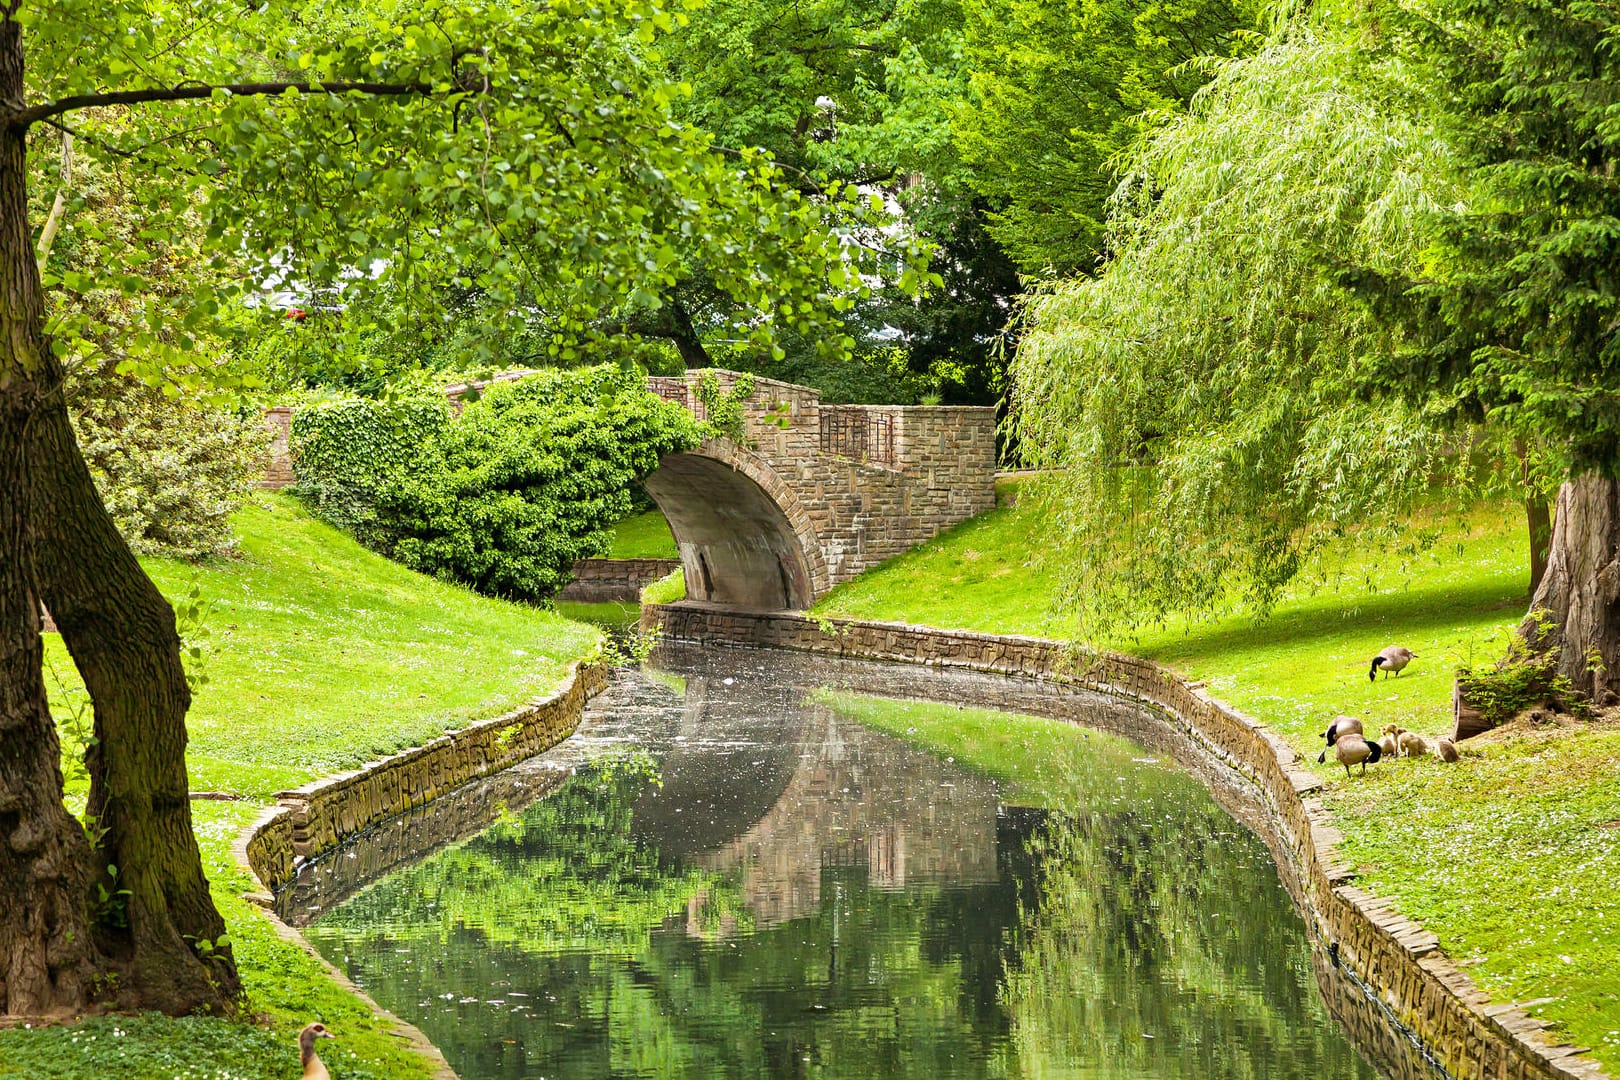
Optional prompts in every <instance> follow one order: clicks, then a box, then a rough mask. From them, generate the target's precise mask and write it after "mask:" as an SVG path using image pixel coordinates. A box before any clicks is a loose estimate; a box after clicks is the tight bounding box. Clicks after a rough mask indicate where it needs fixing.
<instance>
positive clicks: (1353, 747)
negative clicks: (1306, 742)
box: [1316, 734, 1383, 776]
mask: <svg viewBox="0 0 1620 1080" xmlns="http://www.w3.org/2000/svg"><path fill="white" fill-rule="evenodd" d="M1333 756H1334V757H1336V758H1338V759H1339V764H1340V765H1343V766H1344V775H1346V776H1349V775H1350V766H1352V765H1360V766H1361V771H1362V773H1363V775H1365V774H1366V772H1367V763H1368V762H1371V761H1377V760H1378V759H1379V758H1381V757H1382V756H1383V750H1382V749H1381V748H1380V747H1379V745H1378V744H1377V743H1370V742H1368V741H1367V740H1366V739H1363V738H1362V737H1361V736H1360V735H1359V734H1355V735H1349V734H1347V735H1340V736H1339V741H1338V744H1337V745H1335V746H1334V748H1333ZM1326 758H1327V751H1326V750H1324V751H1322V756H1321V757H1319V758H1317V759H1316V760H1317V761H1319V762H1320V761H1325V760H1326Z"/></svg>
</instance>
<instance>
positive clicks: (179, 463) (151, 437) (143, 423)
mask: <svg viewBox="0 0 1620 1080" xmlns="http://www.w3.org/2000/svg"><path fill="white" fill-rule="evenodd" d="M68 405H69V409H70V411H71V412H72V415H73V426H74V429H75V431H76V432H77V434H78V438H79V449H80V450H81V451H82V452H83V454H84V458H85V461H86V463H88V464H89V466H90V473H91V475H92V476H94V477H95V481H96V487H97V489H98V490H99V491H100V492H101V498H102V501H104V502H105V503H106V504H107V510H108V512H109V513H111V514H112V517H113V521H115V522H116V523H117V525H118V530H119V532H121V533H122V534H123V536H124V539H125V540H126V541H128V543H129V546H130V547H132V548H134V549H135V550H136V551H138V552H140V553H142V554H149V555H171V556H177V557H179V558H186V559H200V558H204V557H206V556H210V555H221V554H224V553H226V552H228V551H230V550H231V549H232V548H233V547H235V546H236V540H235V537H234V536H233V535H232V533H231V527H230V517H231V514H232V513H234V512H235V511H236V508H237V507H239V506H241V505H242V501H243V500H244V499H246V498H247V496H248V494H249V493H250V492H251V491H252V490H253V489H254V487H256V486H257V484H258V482H259V480H260V478H262V477H263V476H264V468H265V460H266V450H267V448H268V446H269V442H270V435H269V432H268V431H267V430H266V428H265V426H264V422H263V421H262V420H261V419H260V418H259V415H258V413H257V412H254V413H252V414H251V415H249V416H235V415H232V414H231V413H228V412H224V411H222V410H220V409H215V408H211V407H209V406H207V405H205V404H202V403H201V402H197V401H190V400H186V399H184V398H179V397H171V396H168V395H166V394H164V393H163V392H162V391H161V390H157V389H154V388H152V387H149V386H146V385H145V384H143V383H142V382H140V381H139V380H137V379H134V378H130V377H128V376H125V375H119V374H117V373H116V372H114V371H113V370H112V369H111V367H110V366H109V367H104V368H101V369H98V370H96V371H94V372H93V373H91V374H89V375H85V376H80V377H78V378H76V379H75V380H73V382H71V383H70V385H69V387H68Z"/></svg>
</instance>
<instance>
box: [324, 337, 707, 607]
mask: <svg viewBox="0 0 1620 1080" xmlns="http://www.w3.org/2000/svg"><path fill="white" fill-rule="evenodd" d="M292 434H293V440H292V441H293V452H294V461H295V467H296V469H297V473H298V491H299V493H300V494H301V495H302V496H303V497H304V498H305V500H306V501H307V502H308V503H309V504H310V506H311V507H312V508H313V509H314V511H315V512H316V513H317V514H319V515H320V516H321V517H323V518H325V519H326V520H328V521H330V522H332V523H333V524H336V525H338V526H340V527H342V528H345V529H348V530H350V531H352V532H353V533H354V534H355V536H356V537H357V538H358V539H360V541H361V542H362V543H365V544H366V545H367V546H369V547H372V548H374V549H375V550H377V551H380V552H382V553H383V554H385V555H388V556H390V557H391V558H394V559H397V560H398V561H400V562H402V563H404V564H405V565H406V566H409V567H411V568H412V569H413V570H420V571H422V572H424V573H428V574H433V575H435V576H438V577H441V578H446V579H449V580H452V581H459V582H462V583H463V584H466V585H470V586H472V587H473V588H475V589H477V590H478V591H479V592H482V593H485V594H487V595H490V596H503V597H508V598H511V599H518V600H538V599H544V598H546V597H549V596H550V595H552V594H553V593H555V592H556V591H557V590H558V589H559V588H561V587H562V586H563V585H564V584H566V583H567V582H568V580H569V575H570V572H571V569H572V567H573V564H574V562H575V560H577V559H582V558H588V557H591V556H595V555H603V554H606V553H607V550H608V547H609V545H610V543H611V540H612V531H611V530H612V527H613V525H614V524H615V523H616V522H618V521H619V520H620V519H622V518H624V517H625V516H627V515H628V514H629V513H631V511H632V510H634V509H635V507H636V503H635V498H636V492H637V490H638V485H637V481H639V480H640V479H641V478H642V477H644V476H646V475H647V474H648V473H650V472H652V471H653V470H654V469H656V468H657V467H658V461H659V459H660V458H661V457H663V456H664V455H665V454H668V453H672V452H674V451H676V450H681V449H685V448H688V447H691V446H695V445H696V444H697V442H698V441H699V429H698V425H697V422H696V421H695V420H694V419H693V417H692V414H691V413H689V412H687V411H686V410H685V409H683V408H681V407H680V406H678V405H673V404H670V403H669V402H666V401H662V400H660V399H659V398H658V397H656V396H654V395H653V394H651V393H650V392H648V390H647V387H646V384H645V382H644V381H643V380H642V377H641V376H640V375H639V374H638V373H636V372H634V371H624V370H620V369H618V368H614V367H609V366H602V367H594V368H585V369H580V370H575V371H561V370H547V371H542V372H539V373H537V374H535V375H531V376H529V377H527V378H525V379H522V380H520V381H517V382H509V383H499V384H496V385H494V386H492V387H489V388H488V389H487V390H485V391H484V393H483V395H482V396H480V397H478V398H477V399H476V400H471V401H468V402H466V405H465V407H464V408H463V410H462V412H461V415H460V416H456V417H453V418H452V416H451V414H450V411H449V408H448V406H447V405H446V404H445V403H444V401H443V399H442V398H435V399H433V400H417V401H409V402H404V403H384V402H372V401H349V402H342V403H340V404H336V405H326V406H318V407H315V408H311V409H306V410H303V411H301V412H299V413H298V414H297V415H296V416H295V417H294V419H293V428H292Z"/></svg>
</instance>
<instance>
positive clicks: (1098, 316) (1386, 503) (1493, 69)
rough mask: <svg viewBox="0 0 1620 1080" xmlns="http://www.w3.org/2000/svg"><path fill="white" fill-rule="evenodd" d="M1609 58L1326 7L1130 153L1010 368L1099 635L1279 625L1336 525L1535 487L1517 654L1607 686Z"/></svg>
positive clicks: (1558, 35)
mask: <svg viewBox="0 0 1620 1080" xmlns="http://www.w3.org/2000/svg"><path fill="white" fill-rule="evenodd" d="M1617 40H1620V11H1616V10H1615V9H1614V8H1613V7H1612V6H1610V5H1603V4H1587V3H1575V4H1542V3H1538V2H1528V0H1507V2H1501V0H1488V2H1487V0H1396V2H1394V3H1388V4H1374V5H1370V6H1365V7H1361V8H1357V9H1354V10H1339V9H1335V8H1334V7H1333V6H1331V5H1316V6H1314V7H1312V8H1311V9H1310V10H1309V12H1308V13H1305V14H1300V15H1296V16H1294V17H1293V18H1292V19H1291V20H1289V21H1286V22H1285V23H1283V24H1282V25H1281V27H1280V28H1279V29H1277V30H1276V31H1275V32H1274V34H1273V37H1272V38H1271V40H1270V41H1269V42H1268V44H1267V45H1266V46H1265V47H1264V48H1262V49H1261V50H1260V51H1259V52H1258V53H1257V54H1256V55H1255V56H1253V57H1251V58H1248V59H1244V60H1236V61H1230V62H1228V63H1226V64H1225V65H1224V66H1223V67H1222V68H1221V70H1220V72H1219V74H1218V75H1217V76H1216V77H1215V78H1214V79H1213V80H1212V81H1211V83H1210V84H1209V85H1208V87H1206V89H1205V91H1204V92H1203V94H1202V95H1201V97H1200V99H1199V100H1198V101H1197V102H1196V103H1195V107H1194V108H1193V109H1192V110H1191V111H1190V113H1189V114H1188V115H1187V116H1186V117H1184V118H1182V119H1179V120H1177V121H1175V122H1174V123H1172V124H1170V125H1168V126H1166V127H1164V128H1163V129H1161V130H1160V131H1159V132H1158V133H1157V134H1156V135H1154V136H1153V137H1152V138H1150V139H1149V140H1148V141H1146V142H1145V144H1143V145H1142V146H1141V147H1140V148H1139V149H1138V150H1137V151H1136V153H1135V155H1134V157H1133V158H1132V160H1130V161H1129V162H1128V163H1127V169H1126V171H1125V177H1126V179H1125V182H1124V183H1123V184H1122V186H1121V188H1120V190H1119V193H1118V194H1117V195H1116V197H1115V217H1114V223H1113V228H1114V246H1113V252H1114V254H1113V256H1112V258H1111V261H1110V262H1109V264H1108V265H1107V267H1106V268H1105V269H1104V271H1103V272H1102V273H1101V274H1100V275H1099V276H1098V277H1097V278H1095V279H1093V280H1088V281H1071V282H1068V283H1064V284H1061V285H1058V286H1056V287H1054V288H1052V289H1051V290H1050V291H1048V292H1046V293H1044V294H1042V295H1040V296H1038V297H1036V298H1035V299H1034V300H1033V301H1032V302H1031V303H1030V304H1029V308H1028V317H1029V324H1030V332H1029V334H1028V337H1027V338H1026V340H1025V341H1024V343H1023V347H1022V349H1021V351H1020V353H1019V357H1018V362H1017V366H1016V371H1015V376H1016V380H1017V395H1018V402H1017V403H1018V408H1019V410H1020V415H1019V419H1018V434H1019V436H1020V437H1021V439H1022V442H1023V446H1024V449H1025V452H1026V454H1027V455H1028V457H1029V458H1030V459H1031V460H1032V462H1033V463H1034V464H1036V465H1040V466H1045V467H1049V468H1054V469H1061V470H1065V471H1063V472H1061V473H1060V474H1059V475H1058V476H1057V477H1056V479H1054V480H1053V481H1052V482H1051V483H1050V484H1049V485H1048V486H1047V491H1046V496H1047V499H1048V501H1049V504H1050V507H1051V509H1052V510H1053V512H1054V516H1055V520H1056V521H1058V523H1059V525H1060V532H1061V534H1062V535H1063V536H1064V537H1066V539H1067V540H1068V544H1067V545H1066V549H1067V551H1068V552H1070V553H1072V554H1073V555H1074V559H1073V569H1074V573H1073V575H1072V579H1071V580H1072V582H1073V583H1074V586H1075V596H1074V599H1075V600H1076V601H1077V604H1078V606H1079V607H1080V608H1081V610H1082V611H1083V612H1085V613H1087V614H1089V615H1090V616H1091V617H1092V621H1094V622H1096V623H1099V624H1103V625H1106V624H1107V623H1108V622H1109V621H1111V613H1113V612H1116V611H1129V612H1134V613H1136V615H1135V616H1133V617H1139V616H1141V615H1147V616H1150V617H1151V616H1154V615H1162V614H1163V613H1165V612H1166V611H1168V610H1170V609H1173V608H1181V609H1195V610H1196V609H1201V608H1202V609H1207V608H1209V607H1211V606H1213V605H1215V604H1216V603H1217V602H1219V601H1220V600H1221V599H1222V598H1224V597H1228V596H1231V595H1233V594H1234V593H1236V594H1237V595H1239V596H1240V597H1241V598H1243V599H1246V600H1248V601H1250V602H1252V603H1253V604H1254V605H1255V607H1256V608H1257V609H1259V610H1260V611H1264V610H1265V609H1266V608H1267V607H1268V606H1269V605H1270V604H1271V603H1273V602H1274V601H1275V599H1276V598H1277V595H1278V593H1279V590H1280V589H1281V588H1282V587H1283V586H1284V585H1285V584H1286V583H1287V582H1288V581H1289V580H1290V579H1291V578H1292V577H1293V576H1294V575H1295V574H1296V573H1297V572H1298V571H1299V569H1300V566H1301V564H1302V561H1303V560H1304V559H1305V558H1306V557H1307V556H1308V555H1309V554H1310V552H1311V550H1312V547H1313V545H1315V544H1318V543H1320V542H1321V541H1322V540H1323V539H1324V538H1326V537H1328V536H1330V535H1332V533H1333V532H1334V531H1336V530H1339V529H1342V528H1345V527H1347V526H1348V525H1351V524H1366V523H1368V522H1375V523H1376V522H1382V523H1384V524H1386V525H1389V526H1391V527H1394V526H1396V525H1397V524H1398V522H1399V521H1400V520H1401V519H1402V517H1404V516H1405V515H1407V514H1408V513H1409V512H1410V511H1411V510H1412V509H1413V506H1414V503H1415V502H1416V501H1417V500H1419V499H1421V498H1424V497H1425V495H1426V494H1427V493H1428V492H1430V491H1431V490H1433V489H1434V488H1435V486H1436V484H1437V483H1439V482H1441V481H1446V482H1448V488H1447V491H1448V494H1450V495H1452V497H1453V501H1461V499H1460V498H1459V496H1461V495H1463V494H1465V493H1466V492H1465V489H1466V488H1467V487H1468V486H1470V485H1475V484H1477V485H1479V487H1478V490H1483V489H1484V488H1485V487H1486V486H1489V484H1490V482H1492V481H1494V482H1495V484H1497V485H1502V484H1507V483H1512V484H1515V485H1518V484H1522V485H1524V489H1525V490H1526V491H1527V495H1528V496H1529V497H1528V498H1527V505H1528V506H1529V507H1530V508H1531V514H1530V526H1531V527H1530V535H1531V545H1532V559H1531V561H1532V568H1533V572H1534V571H1535V569H1536V563H1537V562H1538V561H1539V560H1538V559H1537V555H1538V554H1540V553H1541V552H1540V551H1538V550H1537V549H1538V548H1541V547H1542V545H1543V544H1545V548H1544V550H1545V552H1546V563H1545V574H1544V575H1538V576H1539V577H1540V580H1539V584H1538V585H1535V586H1533V596H1532V599H1531V611H1530V613H1529V615H1528V617H1527V618H1526V620H1525V622H1524V624H1523V625H1522V626H1521V627H1520V633H1519V640H1520V644H1519V646H1518V647H1517V649H1519V650H1522V649H1528V650H1529V651H1533V652H1536V653H1540V654H1543V655H1547V656H1550V657H1553V658H1554V659H1555V661H1556V665H1557V671H1558V673H1559V674H1560V675H1561V676H1563V677H1564V678H1565V679H1567V680H1568V683H1569V685H1570V686H1571V687H1572V688H1573V689H1574V690H1576V691H1579V692H1582V693H1584V694H1588V695H1590V696H1592V697H1594V698H1596V699H1598V700H1600V701H1604V702H1607V701H1608V700H1610V698H1611V697H1612V694H1613V691H1612V689H1611V685H1612V676H1611V673H1613V672H1617V671H1620V178H1617V176H1616V168H1615V164H1616V161H1617V160H1620V126H1617V125H1616V124H1615V123H1614V119H1613V117H1614V113H1615V110H1616V108H1617V106H1620V50H1616V49H1615V48H1614V44H1615V42H1616V41H1617ZM1554 483H1561V484H1562V487H1561V488H1560V491H1559V496H1558V512H1557V517H1556V519H1555V521H1554V523H1553V527H1552V529H1551V535H1550V537H1546V536H1545V525H1546V517H1545V511H1544V503H1541V499H1540V497H1539V496H1540V495H1541V493H1544V492H1545V491H1548V490H1550V489H1551V487H1552V486H1553V484H1554ZM1538 503H1541V505H1542V506H1543V509H1542V512H1541V513H1540V514H1538V513H1536V507H1537V504H1538Z"/></svg>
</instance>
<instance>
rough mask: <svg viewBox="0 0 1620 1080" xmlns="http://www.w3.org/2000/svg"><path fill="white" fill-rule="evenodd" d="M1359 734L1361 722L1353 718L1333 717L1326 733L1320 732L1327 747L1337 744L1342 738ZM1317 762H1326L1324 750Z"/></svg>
mask: <svg viewBox="0 0 1620 1080" xmlns="http://www.w3.org/2000/svg"><path fill="white" fill-rule="evenodd" d="M1360 734H1361V721H1360V720H1358V719H1356V718H1355V717H1354V716H1335V717H1334V718H1333V723H1331V724H1329V725H1328V729H1327V730H1326V731H1324V732H1322V738H1324V739H1326V740H1327V744H1328V745H1329V746H1332V745H1333V744H1334V743H1336V742H1338V741H1339V740H1340V739H1341V738H1343V737H1344V736H1346V735H1360ZM1319 760H1321V761H1326V760H1327V751H1326V750H1324V751H1322V756H1321V758H1320V759H1319Z"/></svg>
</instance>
